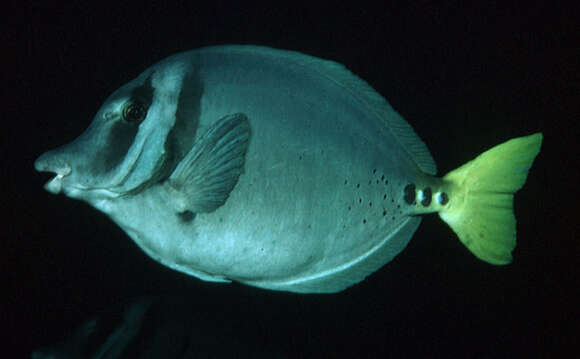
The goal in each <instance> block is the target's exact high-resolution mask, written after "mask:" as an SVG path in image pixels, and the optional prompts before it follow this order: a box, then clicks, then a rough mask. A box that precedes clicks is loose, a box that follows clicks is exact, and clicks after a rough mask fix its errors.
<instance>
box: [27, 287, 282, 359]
mask: <svg viewBox="0 0 580 359" xmlns="http://www.w3.org/2000/svg"><path fill="white" fill-rule="evenodd" d="M194 303H196V298H192V297H191V296H181V295H150V296H142V297H136V298H130V299H125V300H122V301H120V302H118V303H113V304H111V305H109V306H108V307H106V308H105V309H103V310H101V311H99V312H97V313H95V314H92V315H91V316H90V317H89V318H88V319H86V320H85V321H83V322H82V323H81V324H80V325H78V326H77V327H76V328H74V329H73V330H72V331H70V332H69V333H67V334H66V335H63V337H62V339H61V340H59V341H58V342H56V343H54V344H48V345H43V346H41V347H39V348H37V349H35V350H33V351H32V352H31V353H30V358H32V359H116V358H143V359H145V358H148V359H152V358H159V359H188V358H191V359H193V358H231V357H239V356H242V357H251V358H280V359H281V358H288V355H287V353H285V352H283V351H281V350H280V349H279V348H273V347H272V346H270V345H265V344H264V342H263V338H262V337H259V336H256V335H254V334H253V333H247V332H244V331H243V330H240V328H237V326H238V325H237V324H236V323H234V322H228V321H227V319H226V320H225V321H226V322H228V323H227V325H225V324H224V321H223V320H221V321H216V318H215V316H214V315H212V314H210V313H207V312H206V311H205V308H206V307H199V306H197V305H194ZM200 308H204V309H200Z"/></svg>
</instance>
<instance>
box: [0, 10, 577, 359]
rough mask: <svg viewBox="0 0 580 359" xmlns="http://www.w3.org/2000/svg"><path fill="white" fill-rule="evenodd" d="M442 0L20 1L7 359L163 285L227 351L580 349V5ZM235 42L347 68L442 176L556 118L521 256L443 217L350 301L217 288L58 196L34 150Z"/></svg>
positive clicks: (525, 213) (8, 42)
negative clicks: (306, 2) (145, 84)
mask: <svg viewBox="0 0 580 359" xmlns="http://www.w3.org/2000/svg"><path fill="white" fill-rule="evenodd" d="M404 3H406V2H404ZM429 4H430V2H416V4H415V5H409V4H403V5H402V4H399V5H396V6H395V5H393V6H388V5H382V6H372V7H361V6H354V5H353V6H350V7H349V6H342V5H341V6H338V5H335V6H333V7H330V8H325V7H322V6H319V7H316V6H315V7H314V8H313V7H312V6H308V7H299V6H295V7H292V8H282V7H279V6H275V5H273V4H265V5H262V6H257V5H255V6H253V5H241V4H238V5H233V4H230V5H225V4H222V5H211V6H203V5H201V6H200V5H195V6H192V7H191V8H190V9H181V10H177V9H167V8H165V7H164V6H157V7H149V6H147V7H143V6H142V5H135V6H133V5H117V6H121V7H116V8H114V9H111V8H110V9H106V10H105V9H90V8H87V7H85V6H79V7H77V8H74V9H73V8H68V9H64V10H63V9H59V10H55V9H47V8H45V7H43V6H41V5H38V3H37V2H28V3H27V2H23V3H20V5H19V6H18V8H16V7H14V8H8V9H7V10H6V9H5V11H4V12H5V14H8V15H9V16H8V17H7V20H6V21H5V22H4V26H5V27H6V28H5V30H4V31H2V38H3V40H4V41H3V42H2V43H3V47H4V52H5V54H4V55H3V56H2V62H3V63H4V68H3V69H4V73H5V74H4V77H3V78H4V79H5V80H4V81H3V82H2V84H3V96H2V102H3V116H2V118H3V126H4V130H3V131H2V136H3V137H5V138H4V139H3V141H2V152H1V153H2V155H3V174H2V179H3V182H4V185H3V186H2V189H3V190H5V191H6V193H5V194H4V195H3V196H2V198H3V204H4V206H3V207H4V208H5V210H7V211H8V214H7V215H6V214H5V215H4V225H3V231H2V241H1V242H0V243H2V244H1V249H0V253H1V255H2V258H1V260H0V263H1V264H2V270H1V273H2V283H4V284H5V291H4V294H3V295H2V302H1V307H0V316H1V317H0V323H1V326H2V327H1V329H2V331H4V332H5V334H3V335H2V338H3V339H2V341H3V343H4V344H5V345H4V346H3V351H4V350H6V351H7V352H8V354H6V355H4V353H3V354H1V356H2V357H10V358H12V357H14V358H18V357H22V356H25V355H28V354H27V353H30V351H31V350H32V349H33V348H36V347H38V346H43V345H47V344H51V343H54V342H56V341H58V340H59V339H60V338H62V337H63V336H64V335H65V334H66V333H67V332H68V331H70V330H72V329H73V328H74V327H76V326H77V325H78V324H80V323H81V322H82V321H83V320H85V319H86V318H87V317H89V316H90V315H92V314H93V313H94V312H97V311H100V310H102V309H104V308H108V307H111V306H113V305H115V304H116V303H119V302H120V301H125V300H127V298H134V297H139V296H143V295H151V294H154V295H159V294H171V295H178V296H183V297H186V298H188V299H187V300H190V303H191V308H190V309H191V310H192V311H193V312H194V313H196V314H195V315H193V316H192V317H193V318H203V320H199V321H196V322H195V324H198V327H197V329H196V330H198V331H200V333H203V334H204V335H200V336H199V338H198V340H199V342H200V345H206V346H207V348H209V349H208V354H211V348H212V345H213V347H216V346H219V349H220V351H219V352H220V353H222V351H223V349H224V348H229V347H231V348H232V349H231V351H232V353H231V356H234V357H247V356H251V355H253V354H252V353H254V354H255V353H256V352H258V351H256V350H257V348H259V349H263V351H265V352H267V353H272V355H280V356H281V357H291V358H292V357H350V358H352V357H466V358H467V357H469V358H508V357H510V358H513V357H517V356H521V357H553V356H554V355H557V354H558V353H564V352H565V351H566V349H568V348H571V347H572V345H573V344H575V343H574V342H575V339H576V337H577V333H578V331H579V329H580V328H579V326H578V324H577V323H578V322H577V320H573V317H574V316H576V317H578V314H580V313H579V310H578V306H577V303H578V300H579V299H580V295H579V292H578V285H579V284H580V283H579V274H580V273H579V270H578V254H579V249H580V246H579V245H578V237H579V234H578V233H579V228H578V219H577V213H578V207H579V206H578V205H577V201H578V198H579V197H578V196H579V194H578V190H577V188H578V185H577V183H578V177H579V176H578V160H577V154H578V147H577V145H576V143H577V138H578V134H579V131H578V125H577V123H576V122H577V120H578V114H579V113H580V111H579V110H580V109H579V106H578V103H579V101H578V88H579V86H578V85H579V72H578V56H577V53H575V52H574V51H573V49H574V48H577V45H578V43H579V42H578V40H579V39H578V32H577V26H574V25H576V24H577V23H578V17H577V16H574V14H575V13H576V14H577V12H576V11H575V10H577V9H570V8H563V7H560V8H558V7H555V6H553V5H549V2H547V1H546V2H541V1H530V2H526V3H525V6H524V7H520V6H510V5H507V4H505V3H503V2H502V5H501V6H500V5H497V6H489V7H485V8H483V7H479V8H469V7H468V6H466V5H460V3H457V2H449V5H446V6H434V5H429ZM574 30H575V31H574ZM226 43H244V44H245V43H248V44H261V45H268V46H273V47H280V48H286V49H293V50H298V51H302V52H306V53H309V54H312V55H315V56H319V57H323V58H329V59H333V60H335V61H338V62H341V63H343V64H345V65H346V66H347V67H348V68H349V69H351V70H352V71H353V72H355V73H356V74H358V75H359V76H360V77H362V78H363V79H365V80H367V81H368V82H369V83H370V84H371V85H372V86H373V87H375V89H377V91H379V92H380V93H381V94H382V95H384V96H385V97H386V98H387V99H388V100H389V102H390V103H391V104H392V105H393V107H394V108H395V109H397V110H398V111H399V112H400V113H401V114H402V115H403V116H404V117H405V118H406V119H407V120H408V121H409V122H410V123H411V125H412V126H413V127H414V128H415V130H416V132H417V133H418V134H419V135H420V137H422V138H423V140H424V141H425V142H426V144H427V145H428V147H429V148H430V150H431V153H432V154H433V157H434V158H435V160H436V162H437V164H438V166H439V170H440V173H445V172H447V171H449V170H451V169H453V168H455V167H457V166H459V165H461V164H462V163H464V162H465V161H467V160H469V159H471V158H473V157H474V156H476V155H477V154H479V153H480V152H482V151H483V150H485V149H487V148H489V147H491V146H493V145H495V144H498V143H500V142H502V141H504V140H507V139H509V138H512V137H517V136H521V135H526V134H530V133H533V132H537V131H543V132H544V136H545V139H544V145H543V149H542V152H541V153H540V155H539V157H538V158H537V160H536V163H535V164H534V167H533V168H532V170H531V172H530V176H529V178H528V181H527V184H526V185H525V187H524V188H523V189H522V190H521V191H520V192H519V193H518V195H517V196H516V203H515V209H516V215H517V218H518V247H517V249H516V251H515V253H514V262H513V263H512V264H511V265H509V266H506V267H493V266H490V265H487V264H485V263H482V262H480V261H478V260H477V259H475V258H474V257H473V256H472V255H471V254H470V253H469V252H468V251H467V250H465V249H464V248H463V247H462V245H461V244H460V243H459V241H458V240H457V239H456V238H455V236H454V235H453V233H452V232H451V231H450V230H449V229H448V228H447V227H446V226H445V225H444V224H443V223H442V222H441V221H440V220H439V219H438V218H437V217H436V216H430V217H426V218H425V220H424V221H423V224H422V225H421V227H420V228H419V230H418V231H417V233H416V234H415V236H414V238H413V240H412V241H411V243H410V245H409V246H408V248H407V249H406V250H405V251H404V252H403V253H402V254H401V255H399V256H398V257H397V258H396V259H395V260H394V261H393V262H391V263H389V264H388V265H386V266H385V267H383V268H382V269H381V270H379V271H378V272H377V273H375V274H374V275H372V276H371V277H369V278H368V279H367V280H365V281H364V282H362V283H361V284H359V285H356V286H355V287H353V288H350V289H348V290H347V291H345V292H342V293H339V294H335V295H295V294H288V293H279V292H269V291H263V290H259V289H255V288H250V287H244V286H241V285H236V284H232V285H216V284H210V283H205V282H201V281H199V280H197V279H194V278H190V277H187V276H185V275H182V274H180V273H177V272H173V271H171V270H169V269H167V268H164V267H162V266H161V265H159V264H157V263H154V262H153V261H152V260H151V259H149V258H147V257H146V255H145V254H144V253H143V252H142V251H140V250H139V249H138V248H137V247H136V246H135V245H134V244H133V243H132V242H131V241H130V240H129V239H128V237H126V236H125V235H124V233H123V232H122V231H121V230H120V229H119V228H118V227H117V226H115V225H114V224H113V223H112V222H111V221H110V220H108V218H106V217H105V215H103V214H101V213H99V212H97V211H96V210H94V209H92V208H90V207H89V206H88V205H86V204H84V203H81V202H79V201H74V200H71V199H68V198H65V197H64V196H53V195H50V194H49V193H47V192H46V191H44V190H43V189H42V186H43V184H44V182H46V181H47V180H48V178H49V176H47V175H41V174H38V173H35V172H34V170H33V167H32V163H33V161H34V159H35V158H36V157H37V156H38V155H39V154H41V153H42V152H44V151H45V150H46V149H48V148H52V147H55V146H57V145H60V144H63V143H65V142H67V141H69V140H71V139H73V138H74V137H76V136H77V135H78V134H80V133H81V131H82V130H83V129H84V128H86V126H87V125H88V124H89V122H90V121H91V118H92V115H93V114H94V112H95V111H96V110H97V109H98V108H99V106H100V104H101V102H102V101H103V100H104V99H105V98H106V96H108V94H110V93H111V92H112V91H113V90H115V89H117V88H118V87H119V86H121V85H122V84H124V83H126V82H128V81H129V80H131V79H132V78H133V77H135V76H136V75H138V74H139V73H140V72H141V71H142V70H144V69H145V68H147V67H148V66H150V65H152V64H153V63H155V62H156V61H158V60H160V59H162V58H164V57H166V56H168V55H170V54H173V53H175V52H178V51H182V50H187V49H192V48H197V47H200V46H204V45H214V44H226ZM194 320H196V319H194ZM208 338H213V339H208ZM215 338H219V341H216V340H215ZM240 342H243V343H244V344H245V345H244V346H239V345H238V346H237V345H234V344H239V343H240ZM217 352H218V350H217V349H216V353H217Z"/></svg>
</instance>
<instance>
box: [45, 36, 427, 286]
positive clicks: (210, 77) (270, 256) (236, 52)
mask: <svg viewBox="0 0 580 359" xmlns="http://www.w3.org/2000/svg"><path fill="white" fill-rule="evenodd" d="M146 78H152V80H151V82H152V87H153V88H154V89H155V94H154V95H153V103H152V105H151V107H150V109H149V113H148V114H147V118H146V119H145V120H144V122H142V123H141V125H140V128H139V134H138V135H137V137H136V138H137V140H138V139H139V136H140V135H141V133H143V132H144V131H146V130H147V131H150V132H151V133H157V132H159V133H161V134H162V135H155V136H156V137H154V136H153V135H151V136H150V137H149V138H151V140H147V141H145V142H144V143H147V142H148V141H149V142H151V143H153V144H154V145H153V146H160V145H158V143H163V141H164V139H165V137H166V136H167V134H168V133H171V134H172V136H174V138H175V139H176V141H175V143H176V146H175V148H177V150H176V153H177V155H174V157H176V158H175V160H176V163H177V162H179V160H180V159H181V158H182V157H183V156H184V154H185V152H187V151H188V149H189V148H190V147H191V146H192V144H193V143H195V141H198V140H199V138H200V136H202V135H203V134H204V133H206V132H207V131H208V129H210V128H212V126H215V125H216V123H217V122H218V120H220V119H221V118H223V117H224V116H227V115H231V114H235V113H241V114H244V115H245V116H246V117H247V123H248V124H249V128H250V133H251V135H250V139H249V144H248V146H247V152H246V153H245V162H244V164H243V172H242V173H241V175H240V176H239V179H238V180H237V183H236V184H235V186H234V187H233V189H232V190H231V193H229V197H227V200H226V201H225V203H223V204H222V205H221V206H219V207H218V208H215V210H212V211H197V212H196V211H195V209H192V212H193V216H191V218H188V219H187V220H184V218H183V217H182V216H179V215H176V211H175V209H174V208H176V207H175V204H174V202H173V201H172V198H168V192H167V191H166V190H165V189H164V188H163V178H164V176H159V177H160V180H159V181H158V182H156V181H149V182H145V183H146V184H143V183H144V182H143V179H145V178H151V177H154V176H153V175H154V174H155V172H156V171H158V169H155V168H153V166H151V165H150V163H152V162H155V161H154V160H149V161H147V163H148V164H147V165H146V166H145V165H143V166H142V165H141V164H140V162H136V163H137V165H134V166H133V167H134V169H133V170H132V171H135V172H137V171H141V172H140V173H141V174H139V175H136V174H135V175H133V177H130V178H131V179H133V178H135V183H140V186H132V188H130V189H129V190H128V191H121V190H118V191H113V192H115V193H114V194H113V193H112V192H109V190H108V188H109V187H111V186H110V185H108V184H107V186H104V188H102V189H99V190H94V189H92V188H91V189H88V190H87V189H86V188H84V189H82V190H79V189H78V188H80V187H78V186H77V187H75V188H77V189H74V190H72V189H69V190H67V183H66V181H67V179H68V178H69V177H71V178H72V174H74V172H75V170H74V165H73V164H71V165H70V167H72V174H71V176H68V175H64V176H61V177H63V180H62V187H63V189H64V191H65V193H67V194H68V195H69V196H71V197H76V198H80V199H83V200H86V201H88V202H89V203H91V204H92V205H93V206H95V207H96V208H98V209H99V210H101V211H103V212H105V213H107V214H108V215H109V216H110V217H111V218H112V219H113V220H114V221H115V222H116V223H118V224H119V225H120V226H121V228H123V229H124V230H125V231H126V232H127V233H128V234H129V236H130V237H131V238H133V239H134V240H135V242H136V243H137V244H138V245H139V246H140V247H141V248H142V249H143V250H144V251H145V252H146V253H147V254H149V255H150V256H151V257H153V258H154V259H156V260H158V261H159V262H161V263H163V264H165V265H167V266H169V267H171V268H174V269H176V270H179V271H182V272H185V273H188V274H191V275H194V276H197V277H199V278H202V279H205V280H214V281H224V280H235V281H240V282H244V283H247V284H250V285H254V286H259V287H263V288H269V289H279V290H289V291H297V292H334V291H339V290H342V289H344V288H345V287H347V286H349V285H352V284H354V283H356V282H358V281H360V280H362V279H363V278H364V277H365V276H367V275H368V274H370V273H371V272H373V271H374V270H376V269H378V268H379V267H380V266H382V265H383V264H384V263H386V262H388V261H390V260H391V259H392V258H393V257H394V256H395V255H397V254H398V253H399V252H400V251H401V250H402V249H403V248H404V247H405V245H406V244H407V243H408V241H409V239H410V238H411V236H412V234H413V232H414V231H415V230H416V228H417V226H418V225H419V223H420V217H418V216H413V213H414V212H413V208H412V207H411V206H408V205H407V204H406V203H405V202H404V201H403V188H404V187H405V186H406V185H407V184H409V183H411V182H416V181H419V182H425V181H428V180H429V179H428V178H429V176H428V175H429V174H434V173H435V165H434V163H433V160H432V159H431V157H430V155H429V153H428V151H427V149H426V147H425V146H424V145H423V143H422V142H421V141H420V140H419V139H418V137H417V136H416V135H415V134H414V133H413V132H412V130H411V128H410V127H409V126H408V125H407V124H406V123H405V122H404V120H403V119H402V118H401V117H400V116H399V115H398V114H397V113H395V112H394V111H393V110H392V108H391V107H390V106H389V105H388V104H387V103H386V101H384V100H383V99H382V98H381V97H380V95H378V94H377V93H376V92H374V91H373V90H372V89H371V88H370V87H369V86H368V85H366V84H365V83H364V82H363V81H362V80H360V79H358V78H356V77H355V76H354V75H352V74H350V73H349V72H348V71H347V70H345V69H344V68H343V67H341V66H340V65H338V64H336V63H332V62H328V61H323V60H319V59H316V58H312V57H309V56H306V55H302V54H298V53H293V52H285V51H279V50H273V49H268V48H260V47H245V46H232V47H212V48H206V49H201V50H196V51H191V52H186V53H182V54H178V55H176V56H173V57H170V58H169V59H167V60H164V61H163V62H161V63H159V64H157V65H155V66H153V67H152V68H150V69H148V70H147V71H146V72H145V73H144V74H143V75H141V76H140V77H139V78H137V79H136V80H135V81H134V82H131V83H129V84H127V85H126V86H125V87H123V88H121V89H120V90H119V91H120V93H121V95H119V94H113V95H112V96H111V99H109V100H107V102H106V103H105V105H103V107H104V108H105V107H106V106H107V104H108V103H113V102H114V100H113V99H115V98H123V96H122V95H123V94H124V93H126V92H127V91H128V90H127V89H131V88H133V87H135V86H140V85H141V84H142V83H143V82H144V81H145V79H146ZM164 88H166V91H162V90H160V89H164ZM177 88H179V89H180V90H179V91H177V93H173V95H169V96H165V97H163V99H162V101H163V103H164V105H163V106H161V105H156V103H157V102H159V103H161V102H162V101H161V100H160V99H161V98H162V96H161V94H162V93H168V94H172V91H173V92H175V89H177ZM115 101H116V100H115ZM119 101H120V100H119ZM156 106H157V107H156ZM105 112H106V111H105ZM99 113H100V114H101V113H103V110H101V111H100V112H99ZM172 113H173V116H174V117H176V118H177V120H175V119H174V120H173V121H165V120H164V118H166V117H167V116H171V114H172ZM97 116H99V115H97ZM159 121H161V122H159ZM159 123H161V125H160V124H159ZM176 124H179V126H180V127H179V131H178V128H177V127H176V126H177V125H176ZM172 130H173V131H174V132H171V131H172ZM153 138H156V140H155V141H153V140H152V139H153ZM137 140H135V142H137ZM85 141H87V140H85ZM81 142H83V141H81ZM146 146H147V145H143V146H142V147H143V148H146ZM133 147H134V146H133ZM133 147H132V148H133ZM165 147H166V148H165V150H159V151H151V153H152V155H151V156H157V154H158V153H159V152H167V151H168V150H167V145H165ZM132 148H131V149H132ZM63 152H64V150H63ZM138 152H143V150H139V151H137V150H135V153H138ZM130 153H131V150H129V151H127V156H129V154H130ZM153 153H155V154H153ZM45 156H47V155H45ZM61 156H64V155H61ZM143 157H144V155H143ZM39 161H40V162H42V161H41V160H40V159H39ZM44 161H46V162H49V161H48V160H46V159H45V160H44ZM63 161H64V160H63ZM65 162H67V163H68V162H74V161H73V160H72V159H71V160H67V161H65ZM143 162H144V163H145V161H143ZM39 166H40V165H37V168H38V167H39ZM46 167H50V166H48V165H47V166H46ZM170 167H171V166H170ZM127 168H128V166H127ZM173 168H174V165H173V167H171V170H172V169H173ZM52 170H53V171H55V172H57V173H58V171H57V170H55V169H54V166H53V168H52ZM111 171H115V169H111ZM110 177H111V176H110V175H107V179H108V178H110ZM165 177H166V176H165ZM93 178H95V176H94V175H93ZM75 181H77V182H79V180H75ZM92 181H96V180H94V179H93V180H92ZM71 182H72V180H71ZM129 182H130V181H129V180H127V181H125V183H129ZM123 186H125V187H128V185H126V184H124V185H123ZM72 187H74V186H70V185H69V188H72ZM85 187H90V186H88V185H86V186H85ZM93 187H94V186H93ZM121 192H122V193H123V195H118V193H121ZM169 197H171V196H169Z"/></svg>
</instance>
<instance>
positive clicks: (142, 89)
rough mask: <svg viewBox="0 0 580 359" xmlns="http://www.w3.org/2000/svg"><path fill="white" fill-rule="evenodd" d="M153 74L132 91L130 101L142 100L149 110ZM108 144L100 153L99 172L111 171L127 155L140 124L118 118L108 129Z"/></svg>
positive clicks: (151, 98) (151, 97)
mask: <svg viewBox="0 0 580 359" xmlns="http://www.w3.org/2000/svg"><path fill="white" fill-rule="evenodd" d="M151 78H152V74H151V75H149V76H148V77H147V78H146V79H145V82H144V83H143V85H141V86H139V87H136V88H134V89H133V91H131V99H130V101H134V102H140V103H141V104H142V105H143V106H145V108H146V109H147V110H148V109H149V106H150V105H151V102H152V100H153V86H152V85H151ZM108 130H109V131H108V136H107V140H106V143H107V145H106V146H105V148H104V149H103V150H102V153H101V154H100V156H99V157H100V161H101V163H100V166H98V168H96V170H97V172H101V173H102V172H109V171H111V170H112V169H113V168H115V167H116V166H118V165H119V164H120V163H122V162H123V160H124V159H125V157H126V156H127V152H128V151H129V149H130V148H131V145H132V144H133V142H134V141H135V137H137V133H138V132H139V126H138V125H137V124H134V123H127V122H125V121H123V119H121V118H119V119H117V120H116V121H115V122H114V123H113V124H112V125H111V127H110V128H109V129H108Z"/></svg>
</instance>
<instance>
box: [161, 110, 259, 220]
mask: <svg viewBox="0 0 580 359" xmlns="http://www.w3.org/2000/svg"><path fill="white" fill-rule="evenodd" d="M249 141H250V125H249V123H248V118H247V117H246V116H245V115H244V114H234V115H228V116H225V117H223V118H221V119H220V120H218V121H217V122H216V123H215V124H213V125H212V126H211V127H210V128H209V129H208V130H207V131H206V132H205V133H204V134H203V135H202V136H201V137H200V138H199V139H198V140H197V141H196V142H195V143H194V145H193V147H192V148H191V150H190V151H189V152H188V153H187V155H185V157H184V158H183V160H182V161H181V162H180V163H179V164H178V165H177V167H176V168H175V170H174V171H173V173H172V174H171V176H169V178H168V180H167V182H166V183H165V184H164V187H165V190H166V191H167V193H168V195H169V196H168V199H169V200H170V201H171V203H172V204H173V206H174V207H175V210H176V212H178V213H182V212H185V211H191V212H194V213H203V212H213V211H215V210H216V209H217V208H218V207H220V206H221V205H223V204H224V203H225V201H226V200H227V198H228V196H229V194H230V192H231V191H232V189H233V188H234V186H235V185H236V183H237V182H238V178H239V177H240V174H241V173H242V172H243V169H244V163H245V155H246V151H247V149H248V144H249Z"/></svg>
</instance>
